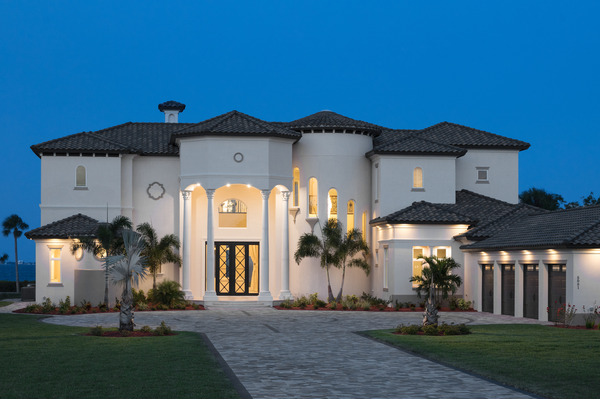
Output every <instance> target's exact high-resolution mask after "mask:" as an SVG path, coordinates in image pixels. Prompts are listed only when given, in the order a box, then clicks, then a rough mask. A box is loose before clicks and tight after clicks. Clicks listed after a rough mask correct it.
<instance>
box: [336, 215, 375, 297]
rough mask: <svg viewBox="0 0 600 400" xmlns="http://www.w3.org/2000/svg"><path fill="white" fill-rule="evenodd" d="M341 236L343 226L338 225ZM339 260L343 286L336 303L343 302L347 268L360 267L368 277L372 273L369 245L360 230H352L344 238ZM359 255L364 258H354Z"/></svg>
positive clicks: (339, 249)
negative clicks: (368, 257) (369, 261)
mask: <svg viewBox="0 0 600 400" xmlns="http://www.w3.org/2000/svg"><path fill="white" fill-rule="evenodd" d="M337 225H338V228H337V229H338V230H339V234H340V235H342V224H341V222H338V223H337ZM337 252H338V258H339V260H340V261H341V267H342V285H341V286H340V292H339V293H338V295H337V297H336V299H335V300H336V301H337V302H340V301H342V291H343V290H344V279H345V278H346V266H348V267H358V268H360V269H362V270H363V271H365V273H366V274H367V276H369V273H370V272H371V266H370V265H369V263H368V262H367V256H368V255H369V245H368V244H367V242H365V240H364V239H363V236H362V233H361V232H360V231H359V230H358V229H352V230H351V231H350V232H348V234H347V235H346V236H345V237H344V238H343V240H342V242H341V243H340V246H339V247H338V250H337ZM357 254H360V255H361V256H362V257H359V258H354V256H356V255H357Z"/></svg>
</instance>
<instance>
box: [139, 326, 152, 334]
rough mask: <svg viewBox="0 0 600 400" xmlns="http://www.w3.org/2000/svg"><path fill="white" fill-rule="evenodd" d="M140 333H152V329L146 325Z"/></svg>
mask: <svg viewBox="0 0 600 400" xmlns="http://www.w3.org/2000/svg"><path fill="white" fill-rule="evenodd" d="M140 332H144V333H148V332H152V328H150V327H149V326H148V325H144V326H142V328H141V329H140Z"/></svg>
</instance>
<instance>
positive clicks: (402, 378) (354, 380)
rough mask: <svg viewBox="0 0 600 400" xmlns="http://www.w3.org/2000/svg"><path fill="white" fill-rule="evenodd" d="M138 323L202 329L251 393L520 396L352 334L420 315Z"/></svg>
mask: <svg viewBox="0 0 600 400" xmlns="http://www.w3.org/2000/svg"><path fill="white" fill-rule="evenodd" d="M441 315H442V318H441V320H442V321H444V322H448V323H450V322H455V323H462V322H465V323H476V324H489V323H537V321H534V320H530V319H522V318H513V317H508V316H498V315H491V314H487V313H441ZM135 320H136V321H135V322H136V324H137V325H138V326H143V325H150V326H152V327H155V326H158V325H159V324H160V322H161V321H163V320H164V321H165V322H166V323H167V325H169V326H171V327H172V328H173V329H175V330H185V331H195V332H204V333H205V334H206V335H207V336H208V338H209V339H210V340H211V342H212V343H213V345H214V346H215V348H216V349H217V350H218V352H219V353H220V354H221V356H222V357H223V358H224V359H225V361H226V362H227V364H228V365H229V366H230V367H231V369H232V370H233V372H234V373H235V374H236V376H237V377H238V379H239V380H240V381H241V383H242V384H243V385H244V386H245V388H246V389H247V390H248V392H249V393H250V395H251V396H252V397H254V398H299V397H301V398H524V397H527V395H526V394H524V393H522V392H518V391H515V390H512V389H510V388H507V387H503V386H500V385H496V384H494V383H492V382H489V381H486V380H483V379H480V378H477V377H474V376H472V375H469V374H466V373H463V372H460V371H457V370H455V369H452V368H448V367H445V366H442V365H439V364H437V363H434V362H431V361H428V360H425V359H423V358H420V357H416V356H413V355H410V354H408V353H405V352H403V351H400V350H397V349H395V348H392V347H390V346H387V345H384V344H381V343H378V342H375V341H372V340H370V339H367V338H364V337H361V336H358V335H356V334H355V333H353V332H356V331H362V330H369V329H386V328H392V327H395V326H396V325H398V324H400V323H418V322H419V321H420V320H421V314H420V313H378V312H344V311H335V312H333V311H290V310H285V311H284V310H281V311H278V310H274V309H272V308H252V307H242V308H234V307H229V306H224V307H213V308H210V309H208V310H205V311H181V312H152V313H149V312H146V313H144V312H138V313H136V314H135ZM45 321H47V322H49V323H54V324H61V325H71V326H95V325H102V326H103V327H110V326H117V323H118V317H117V315H116V314H88V315H77V316H71V315H69V316H55V317H51V318H48V319H46V320H45Z"/></svg>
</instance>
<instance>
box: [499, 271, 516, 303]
mask: <svg viewBox="0 0 600 400" xmlns="http://www.w3.org/2000/svg"><path fill="white" fill-rule="evenodd" d="M502 314H504V315H515V265H514V264H502Z"/></svg>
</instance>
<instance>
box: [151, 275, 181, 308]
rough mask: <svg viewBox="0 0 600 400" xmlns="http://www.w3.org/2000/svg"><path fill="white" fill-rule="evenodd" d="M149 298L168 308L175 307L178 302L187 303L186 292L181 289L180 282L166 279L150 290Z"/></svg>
mask: <svg viewBox="0 0 600 400" xmlns="http://www.w3.org/2000/svg"><path fill="white" fill-rule="evenodd" d="M148 299H150V300H151V301H152V302H154V303H158V304H162V305H164V306H166V307H168V308H174V307H175V306H176V305H177V304H181V303H185V294H184V293H183V292H182V291H181V285H180V284H179V283H177V282H175V281H164V282H161V283H159V284H158V286H157V287H156V289H151V290H150V291H149V292H148Z"/></svg>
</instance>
